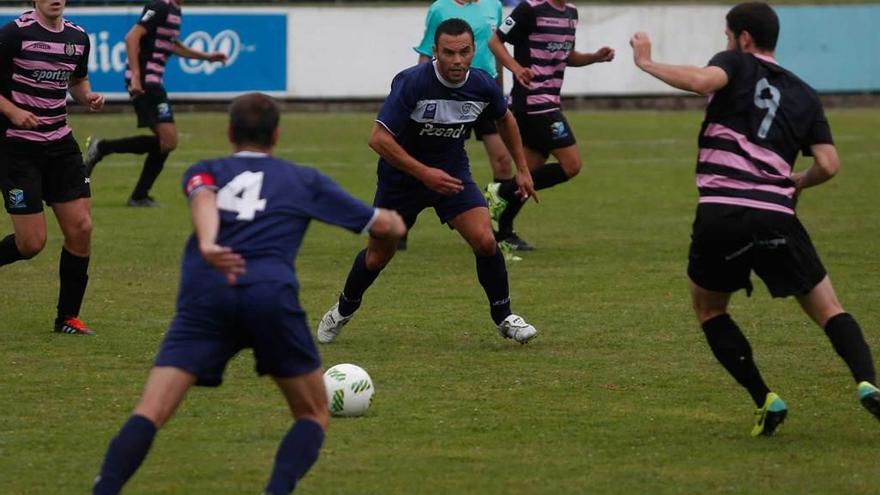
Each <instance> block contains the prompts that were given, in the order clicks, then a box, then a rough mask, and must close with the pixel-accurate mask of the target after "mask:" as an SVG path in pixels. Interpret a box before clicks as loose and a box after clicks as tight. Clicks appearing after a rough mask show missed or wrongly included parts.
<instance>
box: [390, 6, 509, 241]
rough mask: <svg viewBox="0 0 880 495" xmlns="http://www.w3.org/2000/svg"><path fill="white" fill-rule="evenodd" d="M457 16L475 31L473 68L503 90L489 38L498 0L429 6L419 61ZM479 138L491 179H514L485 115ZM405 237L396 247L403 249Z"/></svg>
mask: <svg viewBox="0 0 880 495" xmlns="http://www.w3.org/2000/svg"><path fill="white" fill-rule="evenodd" d="M452 18H458V19H462V20H464V21H465V22H467V23H468V24H469V25H470V26H471V29H472V30H473V31H474V45H475V53H474V59H473V63H472V64H471V67H472V68H474V67H475V68H477V69H481V70H484V71H486V72H488V73H489V75H490V76H492V77H494V78H495V80H496V81H498V86H499V87H500V88H502V90H503V89H504V77H503V75H504V73H503V71H502V70H501V69H502V67H501V64H499V63H498V61H497V60H495V55H493V54H492V50H490V49H489V38H491V37H492V35H493V33H494V32H495V29H497V28H498V26H500V25H501V18H502V14H501V2H499V1H498V0H437V1H435V2H434V3H432V4H431V6H430V7H429V8H428V14H427V16H426V17H425V35H424V36H423V37H422V42H421V43H419V46H417V47H416V48H415V50H416V52H418V54H419V63H420V64H422V63H425V62H428V61H430V60H431V58H432V57H433V49H434V33H435V32H436V31H437V26H438V25H439V24H440V23H441V22H443V21H445V20H446V19H452ZM473 131H474V135H475V136H476V138H477V140H478V141H482V142H483V147H484V148H486V154H487V155H488V157H489V166H490V167H492V180H493V182H501V181H503V180H508V179H512V178H513V160H512V159H511V158H510V153H509V152H508V151H507V147H505V146H504V141H503V140H502V139H501V137H500V136H499V135H498V128H497V127H495V122H494V121H492V119H490V118H488V116H487V115H486V114H483V115H481V116H480V118H479V119H477V122H476V124H475V125H474V127H473ZM405 247H406V244H405V239H404V241H403V242H402V244H401V246H399V247H398V249H401V248H403V249H405Z"/></svg>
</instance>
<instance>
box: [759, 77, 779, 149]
mask: <svg viewBox="0 0 880 495" xmlns="http://www.w3.org/2000/svg"><path fill="white" fill-rule="evenodd" d="M765 91H769V93H770V97H769V98H767V97H765V96H764V92H765ZM780 99H782V93H780V92H779V90H778V89H777V88H776V87H775V86H771V85H770V83H768V82H767V79H766V78H764V79H761V80H760V81H758V85H757V86H755V106H757V107H758V108H766V109H767V115H765V116H764V120H762V121H761V127H759V128H758V137H759V138H761V139H767V134H769V133H770V126H771V125H773V119H775V118H776V111H777V110H779V100H780Z"/></svg>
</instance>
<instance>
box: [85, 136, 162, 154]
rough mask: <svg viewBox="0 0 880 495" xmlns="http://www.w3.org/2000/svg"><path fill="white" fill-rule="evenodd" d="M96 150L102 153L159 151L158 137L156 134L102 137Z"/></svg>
mask: <svg viewBox="0 0 880 495" xmlns="http://www.w3.org/2000/svg"><path fill="white" fill-rule="evenodd" d="M98 151H100V152H101V154H103V155H109V154H110V153H133V154H136V155H143V154H144V153H151V152H158V151H159V138H158V137H156V136H132V137H127V138H122V139H102V140H100V141H98Z"/></svg>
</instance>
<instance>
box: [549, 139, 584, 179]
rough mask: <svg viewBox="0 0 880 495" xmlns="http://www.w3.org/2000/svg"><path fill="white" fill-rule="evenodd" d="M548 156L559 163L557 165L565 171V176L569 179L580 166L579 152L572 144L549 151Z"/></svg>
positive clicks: (576, 172) (575, 173) (577, 171)
mask: <svg viewBox="0 0 880 495" xmlns="http://www.w3.org/2000/svg"><path fill="white" fill-rule="evenodd" d="M550 154H552V155H553V157H554V158H556V160H557V161H559V165H560V166H561V167H562V169H563V170H565V174H566V175H567V176H569V177H574V176H575V175H577V174H578V173H579V172H580V170H581V166H582V162H581V152H580V150H579V149H578V147H577V145H575V144H572V145H570V146H566V147H564V148H556V149H553V150H550Z"/></svg>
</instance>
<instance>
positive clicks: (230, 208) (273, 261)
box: [179, 152, 375, 300]
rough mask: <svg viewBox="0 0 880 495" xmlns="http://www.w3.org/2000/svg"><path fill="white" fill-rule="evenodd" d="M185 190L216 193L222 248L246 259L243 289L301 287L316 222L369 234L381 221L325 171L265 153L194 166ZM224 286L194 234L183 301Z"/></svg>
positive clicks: (186, 254) (185, 257)
mask: <svg viewBox="0 0 880 495" xmlns="http://www.w3.org/2000/svg"><path fill="white" fill-rule="evenodd" d="M183 185H184V192H185V193H186V194H187V196H191V195H192V194H193V193H195V191H197V190H198V189H200V188H202V187H209V188H211V189H214V190H216V191H217V206H218V208H219V209H220V232H219V234H218V235H217V241H216V242H217V244H218V245H221V246H228V247H231V248H232V250H233V251H235V252H237V253H239V254H241V255H242V256H243V257H244V258H245V262H246V264H247V266H246V270H247V272H246V273H245V274H244V275H242V276H240V277H239V278H238V284H239V285H246V284H252V283H256V282H265V281H281V282H289V283H292V284H294V285H295V286H297V287H298V283H297V280H296V273H295V270H294V266H293V260H294V258H295V257H296V253H297V251H298V250H299V247H300V244H301V243H302V240H303V236H304V235H305V233H306V229H307V228H308V225H309V222H310V221H311V220H312V219H317V220H320V221H322V222H325V223H329V224H332V225H337V226H339V227H343V228H345V229H348V230H351V231H353V232H363V231H365V230H367V229H368V228H369V227H370V225H372V222H373V219H374V217H375V210H374V209H373V208H372V207H370V206H367V205H366V204H364V203H363V202H361V201H359V200H357V199H355V198H353V197H352V196H351V195H349V194H348V193H347V192H345V191H344V190H343V189H342V188H341V187H339V186H338V185H336V183H335V182H333V181H332V180H330V179H329V178H328V177H326V176H325V175H323V174H321V173H320V172H318V171H316V170H313V169H310V168H306V167H302V166H299V165H295V164H292V163H289V162H286V161H284V160H281V159H278V158H274V157H271V156H267V155H264V154H259V153H248V152H242V153H237V154H236V155H233V156H230V157H226V158H220V159H217V160H210V161H205V162H201V163H198V164H196V165H193V166H192V167H190V168H189V170H187V171H186V173H185V174H184V176H183ZM225 283H226V282H225V278H224V276H223V275H222V274H221V273H220V272H219V271H218V270H216V269H214V268H212V267H211V266H210V265H208V264H207V263H206V262H205V260H204V258H202V256H201V253H200V252H199V248H198V241H197V240H196V238H195V235H193V236H191V237H190V239H189V241H188V242H187V244H186V249H185V251H184V255H183V267H182V270H181V283H180V296H179V300H182V299H184V298H186V297H191V296H194V295H198V294H199V293H201V292H203V291H204V290H205V289H206V288H209V287H211V286H213V285H216V284H225Z"/></svg>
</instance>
